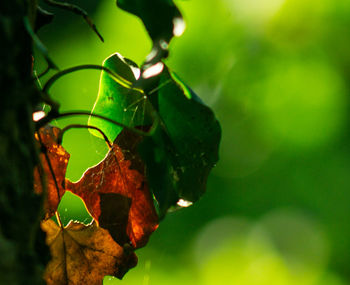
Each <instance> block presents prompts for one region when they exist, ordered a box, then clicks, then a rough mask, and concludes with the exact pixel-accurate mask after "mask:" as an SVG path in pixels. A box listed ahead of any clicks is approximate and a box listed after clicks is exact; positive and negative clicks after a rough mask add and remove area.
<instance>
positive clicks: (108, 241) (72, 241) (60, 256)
mask: <svg viewBox="0 0 350 285" xmlns="http://www.w3.org/2000/svg"><path fill="white" fill-rule="evenodd" d="M41 228H42V229H43V231H45V232H46V234H47V237H46V243H47V245H48V246H49V247H50V252H51V256H52V260H51V261H50V262H49V264H48V265H47V267H46V270H45V273H44V279H45V281H46V282H47V284H48V285H51V284H52V285H53V284H54V285H61V284H62V285H63V284H64V285H67V284H68V285H78V284H89V285H95V284H96V285H97V284H102V280H103V278H104V276H105V275H114V276H116V277H118V278H122V277H123V275H124V274H125V273H126V272H127V271H128V270H129V269H130V268H132V267H134V266H135V265H136V263H137V258H136V256H135V254H134V253H133V252H132V251H129V250H128V249H124V248H123V247H121V246H120V245H118V244H117V243H116V242H115V241H114V240H113V239H112V237H111V236H110V235H109V233H108V231H106V230H104V229H102V228H100V227H98V226H97V225H96V223H95V222H93V223H92V224H90V225H84V224H81V223H77V222H71V223H69V224H68V225H67V226H66V227H63V228H62V227H59V226H58V225H57V224H56V223H55V222H54V221H53V220H50V219H49V220H46V221H44V222H42V223H41Z"/></svg>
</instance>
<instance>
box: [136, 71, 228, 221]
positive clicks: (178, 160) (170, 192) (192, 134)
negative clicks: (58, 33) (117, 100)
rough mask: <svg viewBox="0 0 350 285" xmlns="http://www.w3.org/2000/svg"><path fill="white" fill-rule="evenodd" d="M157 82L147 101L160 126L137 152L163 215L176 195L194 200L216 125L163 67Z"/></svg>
mask: <svg viewBox="0 0 350 285" xmlns="http://www.w3.org/2000/svg"><path fill="white" fill-rule="evenodd" d="M159 86H160V89H159V91H158V93H157V94H154V95H150V96H149V99H150V101H151V103H152V105H153V106H154V108H155V109H156V110H157V112H158V114H159V117H160V125H159V127H158V130H157V131H156V132H155V133H154V134H153V136H152V137H148V138H145V139H144V142H143V143H141V145H140V148H139V152H140V155H141V157H142V158H143V160H144V162H145V164H146V165H147V177H148V180H149V182H150V186H151V188H152V189H153V194H154V196H155V197H156V199H157V201H158V203H159V210H160V213H161V214H164V213H165V211H166V210H167V209H168V208H169V207H171V206H173V205H175V204H176V203H177V202H178V201H179V199H182V200H184V201H183V202H186V201H189V202H194V201H196V200H197V199H198V198H200V196H201V195H202V194H203V193H204V192H205V188H206V181H207V177H208V175H209V172H210V170H211V169H212V167H213V166H214V165H215V163H216V162H217V161H218V148H219V142H220V138H221V129H220V125H219V123H218V121H217V120H216V118H215V116H214V113H213V112H212V111H211V109H210V108H209V107H207V106H206V105H204V104H203V102H202V101H201V100H200V99H199V97H198V96H196V95H195V94H194V92H193V91H192V90H191V89H190V88H189V87H187V85H185V84H184V83H183V82H182V81H181V80H180V79H179V77H177V76H176V75H175V74H174V73H170V72H169V70H168V69H167V68H166V67H165V68H164V70H163V72H162V74H161V75H160V82H159ZM179 205H180V203H179Z"/></svg>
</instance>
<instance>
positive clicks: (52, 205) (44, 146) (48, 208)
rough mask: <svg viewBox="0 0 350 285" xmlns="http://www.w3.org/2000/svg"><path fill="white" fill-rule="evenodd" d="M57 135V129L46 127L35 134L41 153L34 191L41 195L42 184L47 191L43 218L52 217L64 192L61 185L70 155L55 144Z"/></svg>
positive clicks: (36, 169)
mask: <svg viewBox="0 0 350 285" xmlns="http://www.w3.org/2000/svg"><path fill="white" fill-rule="evenodd" d="M59 133H60V129H59V128H56V127H53V126H50V125H46V126H45V127H43V128H41V129H40V130H39V132H37V133H36V134H35V138H36V140H37V141H38V142H39V147H40V151H41V152H40V162H41V165H39V166H36V167H35V168H34V191H35V192H36V193H38V194H42V193H43V186H42V182H44V183H45V184H44V185H45V188H46V189H47V191H46V192H45V193H44V195H46V199H45V202H44V210H45V218H49V217H51V216H53V215H54V213H55V211H56V210H57V207H58V204H59V203H60V200H61V198H62V196H63V194H64V192H65V189H64V185H63V183H64V181H65V175H66V169H67V164H68V160H69V157H70V155H69V153H68V152H66V150H65V149H64V148H63V147H62V146H61V145H59V144H57V138H58V135H59ZM39 136H40V138H39ZM45 153H46V154H45ZM48 160H49V161H48ZM50 165H51V169H52V171H51V169H50Z"/></svg>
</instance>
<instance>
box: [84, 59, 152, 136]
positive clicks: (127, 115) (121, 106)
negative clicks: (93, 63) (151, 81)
mask: <svg viewBox="0 0 350 285" xmlns="http://www.w3.org/2000/svg"><path fill="white" fill-rule="evenodd" d="M103 66H104V67H107V68H108V69H110V70H111V71H113V72H115V73H116V74H117V75H118V77H117V78H114V77H111V75H109V74H108V73H107V72H105V71H102V73H101V78H100V88H99V91H98V97H97V100H96V102H95V105H94V107H93V109H92V114H97V115H101V116H105V117H107V118H109V119H112V120H114V121H117V122H119V123H122V124H124V125H127V126H130V127H135V126H144V125H147V124H152V122H151V118H150V116H148V111H147V106H146V97H145V94H144V93H143V91H142V90H137V89H133V88H132V85H133V84H134V83H135V81H136V78H135V75H134V72H135V73H138V72H140V71H139V69H138V67H137V65H136V64H135V63H134V62H132V61H131V60H129V59H126V58H124V57H122V56H121V55H120V54H118V53H115V54H112V55H111V56H110V57H108V58H107V59H106V60H105V61H104V62H103ZM88 124H89V125H91V126H95V127H98V128H100V129H101V130H102V131H103V132H104V133H105V134H106V136H107V137H108V138H109V140H111V141H114V139H115V138H116V137H117V135H118V134H119V133H120V132H121V131H122V127H119V126H116V125H115V124H113V123H110V122H107V121H105V120H103V119H100V118H96V117H90V118H89V122H88ZM91 133H93V134H94V135H96V136H98V137H102V136H101V134H100V133H99V132H97V131H95V130H91Z"/></svg>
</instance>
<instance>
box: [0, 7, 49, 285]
mask: <svg viewBox="0 0 350 285" xmlns="http://www.w3.org/2000/svg"><path fill="white" fill-rule="evenodd" d="M30 3H34V2H33V1H25V0H2V1H0V58H1V61H0V87H1V89H0V92H1V93H0V94H1V96H0V284H43V280H42V268H43V266H42V256H46V253H45V252H47V250H46V247H45V246H42V247H40V246H39V247H38V245H43V238H42V235H41V231H40V229H39V221H40V215H41V198H40V197H38V196H37V195H35V194H34V193H33V168H34V165H35V164H36V163H37V150H36V146H35V143H34V125H33V122H32V113H33V110H34V106H35V105H36V104H37V103H38V100H39V93H38V90H37V89H36V87H35V83H34V80H33V78H32V75H31V73H32V40H31V38H30V36H29V34H28V32H27V30H26V28H25V25H24V17H25V16H27V15H28V14H30V7H29V5H30ZM31 19H32V20H33V18H31ZM39 248H42V249H43V251H44V252H40V250H38V249H39Z"/></svg>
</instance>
